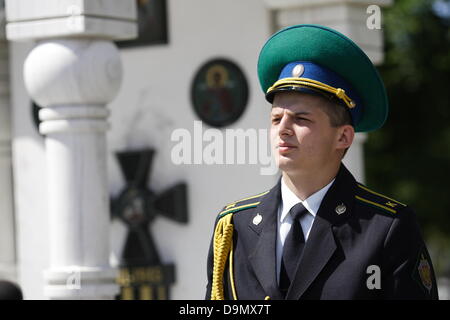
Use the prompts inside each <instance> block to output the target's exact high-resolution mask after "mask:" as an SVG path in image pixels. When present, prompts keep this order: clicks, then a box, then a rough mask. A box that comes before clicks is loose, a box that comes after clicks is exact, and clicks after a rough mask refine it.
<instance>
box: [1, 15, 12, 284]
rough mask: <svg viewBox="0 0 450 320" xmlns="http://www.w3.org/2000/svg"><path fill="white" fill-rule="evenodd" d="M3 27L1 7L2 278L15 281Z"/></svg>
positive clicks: (6, 57)
mask: <svg viewBox="0 0 450 320" xmlns="http://www.w3.org/2000/svg"><path fill="white" fill-rule="evenodd" d="M4 28H5V15H4V11H3V9H2V8H0V279H8V280H13V281H15V280H16V279H15V278H16V268H15V260H16V254H15V232H14V230H15V228H14V210H13V192H12V189H13V188H12V165H11V116H10V115H11V113H10V99H9V59H8V42H7V41H6V39H5V33H4Z"/></svg>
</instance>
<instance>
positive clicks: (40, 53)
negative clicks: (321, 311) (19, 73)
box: [24, 39, 122, 107]
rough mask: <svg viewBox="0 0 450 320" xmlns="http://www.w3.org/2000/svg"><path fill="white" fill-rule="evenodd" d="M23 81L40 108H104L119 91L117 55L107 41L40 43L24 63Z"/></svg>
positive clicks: (67, 40) (55, 40) (74, 40)
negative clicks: (86, 106) (71, 106)
mask: <svg viewBox="0 0 450 320" xmlns="http://www.w3.org/2000/svg"><path fill="white" fill-rule="evenodd" d="M24 80H25V86H26V88H27V91H28V93H29V94H30V96H31V97H32V98H33V100H34V101H36V103H37V104H38V105H40V106H41V107H48V106H56V105H86V104H87V105H105V104H107V103H109V102H110V101H111V100H113V99H114V97H115V96H116V94H117V93H118V92H119V89H120V85H121V81H122V64H121V60H120V54H119V51H118V49H117V47H116V46H115V44H114V43H112V42H111V41H107V40H95V39H53V40H42V41H40V42H38V44H37V46H36V47H35V48H34V49H33V50H32V51H31V52H30V54H29V55H28V57H27V59H26V60H25V63H24Z"/></svg>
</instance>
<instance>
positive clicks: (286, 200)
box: [280, 177, 336, 222]
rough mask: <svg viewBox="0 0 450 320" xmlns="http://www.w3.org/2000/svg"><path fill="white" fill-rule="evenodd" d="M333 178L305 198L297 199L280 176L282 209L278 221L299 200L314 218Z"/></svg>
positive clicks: (281, 219) (284, 216)
mask: <svg viewBox="0 0 450 320" xmlns="http://www.w3.org/2000/svg"><path fill="white" fill-rule="evenodd" d="M334 180H336V178H335V179H333V180H331V182H330V183H329V184H327V185H326V186H325V187H323V188H322V189H320V190H319V191H317V192H315V193H313V194H312V195H310V196H309V197H308V198H306V199H305V200H303V201H302V200H301V199H299V198H298V197H297V196H296V195H295V193H294V192H292V190H291V189H289V187H288V186H287V184H286V183H285V181H284V177H282V178H281V200H282V211H281V216H280V222H283V221H284V219H285V218H286V216H287V215H288V213H289V210H291V208H292V207H293V206H295V205H296V204H297V203H299V202H301V203H302V204H303V206H304V207H305V208H306V209H307V210H308V212H309V213H310V214H311V215H312V216H313V217H314V218H315V217H316V214H317V212H318V211H319V208H320V204H321V203H322V200H323V197H325V194H326V193H327V191H328V189H330V187H331V185H332V184H333V182H334Z"/></svg>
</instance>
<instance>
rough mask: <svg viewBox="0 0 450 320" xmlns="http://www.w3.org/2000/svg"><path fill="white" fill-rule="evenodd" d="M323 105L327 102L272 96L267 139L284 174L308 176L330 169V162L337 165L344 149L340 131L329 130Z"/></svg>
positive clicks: (286, 94) (316, 98)
mask: <svg viewBox="0 0 450 320" xmlns="http://www.w3.org/2000/svg"><path fill="white" fill-rule="evenodd" d="M323 103H327V101H325V100H324V99H323V98H321V97H319V96H315V95H310V94H304V93H297V92H282V93H277V94H276V95H275V98H274V100H273V106H272V112H271V132H270V135H271V143H272V152H273V155H274V156H275V160H276V162H277V165H278V167H279V168H280V169H281V170H282V171H283V172H286V173H290V172H291V173H309V174H311V173H314V172H320V170H321V169H323V168H326V167H327V166H328V167H329V165H330V162H336V161H338V162H340V160H341V157H342V150H343V147H345V146H344V145H343V144H342V141H341V139H342V132H343V130H342V127H332V126H331V124H330V119H329V117H328V115H327V114H326V113H325V111H324V109H323V108H322V107H320V104H323ZM352 138H353V137H352ZM350 144H351V141H350ZM348 146H349V145H348Z"/></svg>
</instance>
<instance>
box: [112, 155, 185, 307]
mask: <svg viewBox="0 0 450 320" xmlns="http://www.w3.org/2000/svg"><path fill="white" fill-rule="evenodd" d="M153 155H154V150H152V149H145V150H138V151H125V152H118V153H116V157H117V159H118V161H119V165H120V167H121V170H122V173H123V175H124V177H125V180H126V186H125V188H124V189H123V190H122V192H121V193H120V194H119V196H118V197H117V198H115V199H112V203H111V209H112V217H113V218H119V219H121V220H122V221H123V222H124V223H125V224H126V225H127V227H128V234H127V238H126V241H125V246H124V249H123V252H122V257H121V263H120V275H119V278H118V283H119V284H120V285H121V295H120V298H121V299H136V298H138V299H155V300H164V299H169V285H170V284H172V283H173V282H174V281H175V266H174V265H173V264H167V265H163V264H162V263H161V259H160V256H159V254H158V251H157V249H156V246H155V242H154V241H153V237H152V235H151V233H150V224H151V223H152V222H153V221H154V219H155V218H156V217H157V216H164V217H167V218H169V219H171V220H174V221H177V222H180V223H187V222H188V211H187V186H186V184H185V183H179V184H177V185H175V186H173V187H171V188H170V189H168V190H166V191H164V192H162V193H160V194H156V193H154V192H152V191H151V190H149V189H148V188H147V180H148V177H149V172H150V169H151V164H152V159H153Z"/></svg>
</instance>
